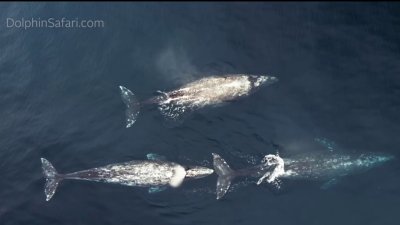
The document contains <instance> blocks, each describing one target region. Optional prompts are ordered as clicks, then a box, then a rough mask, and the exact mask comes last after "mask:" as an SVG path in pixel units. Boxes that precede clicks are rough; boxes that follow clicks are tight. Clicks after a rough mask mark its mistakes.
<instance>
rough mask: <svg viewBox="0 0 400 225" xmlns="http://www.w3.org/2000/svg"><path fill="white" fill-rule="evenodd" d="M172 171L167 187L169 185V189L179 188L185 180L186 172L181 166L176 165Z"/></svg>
mask: <svg viewBox="0 0 400 225" xmlns="http://www.w3.org/2000/svg"><path fill="white" fill-rule="evenodd" d="M173 171H174V172H173V176H172V177H171V180H170V181H169V185H171V187H179V186H180V185H181V184H182V182H183V180H184V179H185V176H186V170H185V168H183V167H182V166H180V165H176V166H175V167H174V169H173Z"/></svg>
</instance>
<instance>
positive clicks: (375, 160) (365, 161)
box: [357, 153, 395, 168]
mask: <svg viewBox="0 0 400 225" xmlns="http://www.w3.org/2000/svg"><path fill="white" fill-rule="evenodd" d="M393 159H395V157H394V156H393V155H390V154H387V153H364V154H362V155H361V156H360V158H359V160H357V162H358V163H359V164H362V165H363V166H365V167H368V168H370V167H375V166H379V165H382V164H384V163H386V162H388V161H391V160H393Z"/></svg>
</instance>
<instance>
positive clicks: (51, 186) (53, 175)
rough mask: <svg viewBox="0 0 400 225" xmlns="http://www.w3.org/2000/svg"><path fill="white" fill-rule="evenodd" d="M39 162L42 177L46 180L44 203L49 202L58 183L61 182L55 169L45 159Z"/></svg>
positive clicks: (60, 177)
mask: <svg viewBox="0 0 400 225" xmlns="http://www.w3.org/2000/svg"><path fill="white" fill-rule="evenodd" d="M41 161H42V169H43V175H44V176H45V178H46V185H45V188H44V193H45V194H46V201H49V200H50V199H51V198H52V197H53V195H54V193H56V189H57V186H58V183H59V182H60V181H61V180H62V176H61V175H59V174H58V173H57V171H56V169H55V168H54V167H53V165H51V163H50V162H49V161H48V160H47V159H45V158H41Z"/></svg>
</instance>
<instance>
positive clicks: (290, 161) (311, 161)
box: [258, 152, 394, 183]
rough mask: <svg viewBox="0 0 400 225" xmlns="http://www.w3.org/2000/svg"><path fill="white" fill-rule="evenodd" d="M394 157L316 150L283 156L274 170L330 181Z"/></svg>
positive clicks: (286, 176)
mask: <svg viewBox="0 0 400 225" xmlns="http://www.w3.org/2000/svg"><path fill="white" fill-rule="evenodd" d="M268 157H274V156H273V155H270V156H266V157H265V158H268ZM275 157H276V156H275ZM265 158H264V160H265ZM392 159H394V157H393V156H392V155H388V154H383V153H371V152H370V153H362V154H339V153H331V152H329V153H326V152H314V153H307V154H301V155H298V156H295V157H292V158H283V159H282V161H281V162H282V163H283V165H282V164H281V166H280V167H281V168H279V169H274V171H275V174H278V175H277V176H276V177H275V178H284V179H295V180H323V181H324V180H325V181H329V180H331V179H335V178H339V177H343V176H347V175H354V174H359V173H362V172H365V171H368V170H370V169H372V168H374V167H377V166H380V165H382V164H383V163H385V162H387V161H389V160H392ZM274 162H277V161H274ZM278 164H279V163H278ZM271 165H272V164H271ZM267 175H268V176H266V177H269V176H270V174H267ZM270 180H272V179H270ZM258 183H260V181H259V182H258Z"/></svg>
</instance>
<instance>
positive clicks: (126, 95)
mask: <svg viewBox="0 0 400 225" xmlns="http://www.w3.org/2000/svg"><path fill="white" fill-rule="evenodd" d="M119 89H120V90H121V98H122V101H123V102H124V103H125V105H126V111H125V116H126V128H129V127H131V126H132V125H133V124H134V123H135V122H136V119H137V117H138V116H139V111H140V103H139V101H138V99H137V98H136V96H135V95H134V94H133V93H132V91H130V90H129V89H128V88H126V87H124V86H119Z"/></svg>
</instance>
